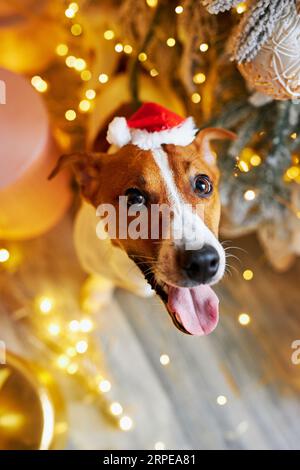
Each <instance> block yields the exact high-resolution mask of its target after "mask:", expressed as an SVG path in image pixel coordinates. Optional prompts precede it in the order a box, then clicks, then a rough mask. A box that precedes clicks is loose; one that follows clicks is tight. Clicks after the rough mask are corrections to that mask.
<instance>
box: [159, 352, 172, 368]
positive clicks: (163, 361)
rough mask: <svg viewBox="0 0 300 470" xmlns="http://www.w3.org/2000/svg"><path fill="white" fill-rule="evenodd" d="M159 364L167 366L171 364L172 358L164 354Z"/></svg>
mask: <svg viewBox="0 0 300 470" xmlns="http://www.w3.org/2000/svg"><path fill="white" fill-rule="evenodd" d="M159 362H160V363H161V365H162V366H167V365H168V364H170V357H169V356H168V354H162V355H161V356H160V358H159Z"/></svg>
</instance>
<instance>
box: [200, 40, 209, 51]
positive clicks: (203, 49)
mask: <svg viewBox="0 0 300 470" xmlns="http://www.w3.org/2000/svg"><path fill="white" fill-rule="evenodd" d="M208 48H209V46H208V44H206V42H203V43H202V44H200V46H199V49H200V51H201V52H206V51H208Z"/></svg>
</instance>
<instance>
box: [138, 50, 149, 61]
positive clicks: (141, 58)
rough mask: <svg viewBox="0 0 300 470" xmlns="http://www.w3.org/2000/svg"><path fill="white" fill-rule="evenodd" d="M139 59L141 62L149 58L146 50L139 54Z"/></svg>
mask: <svg viewBox="0 0 300 470" xmlns="http://www.w3.org/2000/svg"><path fill="white" fill-rule="evenodd" d="M138 59H139V61H140V62H145V61H146V60H147V54H146V53H145V52H140V53H139V55H138Z"/></svg>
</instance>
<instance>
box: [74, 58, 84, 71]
mask: <svg viewBox="0 0 300 470" xmlns="http://www.w3.org/2000/svg"><path fill="white" fill-rule="evenodd" d="M74 68H75V70H77V71H78V72H81V71H82V70H84V69H85V68H86V61H85V60H84V59H81V58H78V59H76V60H75V62H74Z"/></svg>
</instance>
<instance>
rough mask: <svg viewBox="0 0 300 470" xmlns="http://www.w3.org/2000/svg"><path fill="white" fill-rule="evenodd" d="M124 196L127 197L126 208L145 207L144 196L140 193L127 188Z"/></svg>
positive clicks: (134, 189)
mask: <svg viewBox="0 0 300 470" xmlns="http://www.w3.org/2000/svg"><path fill="white" fill-rule="evenodd" d="M125 195H126V196H127V206H133V205H137V206H144V205H146V198H145V196H144V195H143V194H142V193H141V191H139V190H138V189H136V188H129V189H127V191H126V193H125Z"/></svg>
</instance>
